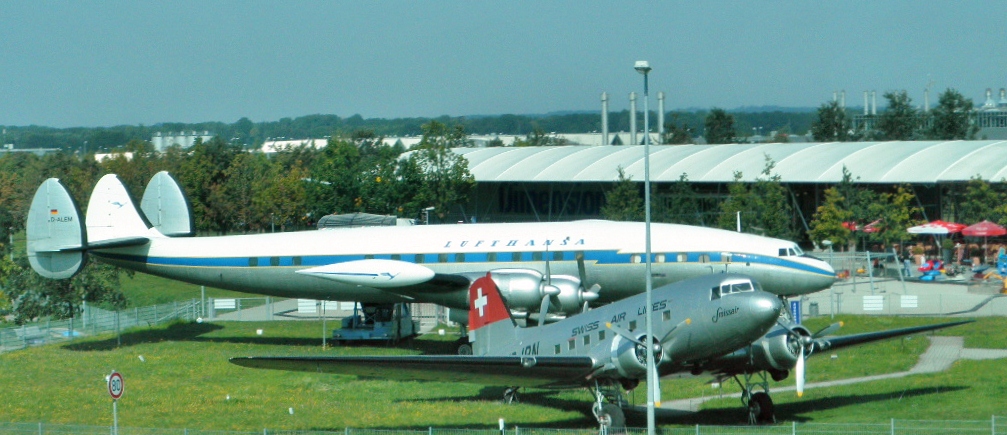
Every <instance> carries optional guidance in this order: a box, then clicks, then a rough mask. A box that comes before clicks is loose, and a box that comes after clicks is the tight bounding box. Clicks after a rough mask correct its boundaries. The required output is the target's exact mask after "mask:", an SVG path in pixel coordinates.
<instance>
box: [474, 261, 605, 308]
mask: <svg viewBox="0 0 1007 435" xmlns="http://www.w3.org/2000/svg"><path fill="white" fill-rule="evenodd" d="M490 276H491V277H492V278H493V282H494V283H496V285H497V288H499V290H500V295H501V296H503V299H504V302H505V303H506V304H507V306H508V307H509V308H510V309H511V310H516V311H538V309H539V307H540V306H541V304H542V298H543V297H546V296H549V297H551V303H550V306H549V312H551V313H564V314H573V313H576V312H579V311H580V309H581V307H582V306H583V305H584V302H585V301H590V300H594V299H595V298H596V297H597V296H595V295H594V294H591V295H587V296H585V293H586V292H585V290H584V286H583V285H581V282H580V279H578V278H577V277H574V276H570V275H552V276H551V277H550V278H549V279H547V278H546V276H545V275H544V274H542V273H541V272H539V271H537V270H534V269H496V270H493V271H491V272H490ZM557 305H558V306H557Z"/></svg>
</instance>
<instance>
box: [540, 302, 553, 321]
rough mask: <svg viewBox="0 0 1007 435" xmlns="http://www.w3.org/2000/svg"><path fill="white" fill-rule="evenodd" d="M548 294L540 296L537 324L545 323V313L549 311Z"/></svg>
mask: <svg viewBox="0 0 1007 435" xmlns="http://www.w3.org/2000/svg"><path fill="white" fill-rule="evenodd" d="M549 299H552V298H551V297H549V295H543V296H542V305H541V306H540V307H539V308H538V324H539V325H545V315H546V313H548V312H549Z"/></svg>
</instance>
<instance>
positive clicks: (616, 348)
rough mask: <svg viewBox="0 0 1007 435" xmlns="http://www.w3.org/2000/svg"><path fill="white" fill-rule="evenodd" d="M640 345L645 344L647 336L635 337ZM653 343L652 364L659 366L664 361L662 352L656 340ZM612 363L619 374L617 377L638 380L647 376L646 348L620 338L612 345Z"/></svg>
mask: <svg viewBox="0 0 1007 435" xmlns="http://www.w3.org/2000/svg"><path fill="white" fill-rule="evenodd" d="M637 340H638V341H639V342H640V343H646V342H647V335H646V334H642V335H640V336H639V337H637ZM653 341H654V355H656V356H657V358H655V359H654V364H660V363H661V361H663V360H664V351H663V350H662V348H661V344H660V343H658V341H657V339H656V338H655V339H653ZM612 363H613V365H614V366H615V368H616V371H617V372H618V373H619V376H621V377H625V378H631V379H640V378H643V377H645V376H647V346H644V345H643V344H638V343H634V342H632V341H629V340H627V339H625V338H624V337H622V336H618V337H616V339H615V341H614V342H613V345H612Z"/></svg>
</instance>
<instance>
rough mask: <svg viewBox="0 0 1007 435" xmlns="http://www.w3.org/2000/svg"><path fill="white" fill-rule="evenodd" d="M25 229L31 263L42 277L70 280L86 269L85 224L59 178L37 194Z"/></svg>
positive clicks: (46, 182) (43, 187)
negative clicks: (82, 269) (83, 268)
mask: <svg viewBox="0 0 1007 435" xmlns="http://www.w3.org/2000/svg"><path fill="white" fill-rule="evenodd" d="M25 227H26V233H27V236H28V262H29V263H30V264H31V268H32V269H35V272H37V273H38V274H39V275H42V276H43V277H45V278H50V279H66V278H70V277H72V276H73V275H74V274H76V273H77V272H78V271H80V269H81V268H82V267H84V260H85V258H84V251H83V249H84V246H86V245H87V235H86V234H85V232H84V221H83V220H81V219H80V209H79V208H77V203H76V202H74V200H73V197H72V196H70V192H68V191H67V190H66V187H64V186H63V184H62V183H60V182H59V180H58V179H56V178H50V179H48V180H45V182H43V183H42V185H41V186H39V187H38V190H36V191H35V197H34V198H32V201H31V208H30V209H28V222H27V223H26V225H25Z"/></svg>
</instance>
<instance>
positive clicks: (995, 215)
mask: <svg viewBox="0 0 1007 435" xmlns="http://www.w3.org/2000/svg"><path fill="white" fill-rule="evenodd" d="M959 198H960V199H959V203H958V205H957V209H958V210H957V213H956V214H955V220H957V221H958V222H971V223H975V222H979V221H982V220H984V219H986V220H990V221H993V222H997V223H1001V222H1007V213H1004V211H1005V210H1004V206H1003V204H1004V203H1005V202H1007V195H1004V193H1003V192H1001V191H1000V190H999V189H997V188H995V187H994V186H993V185H991V184H990V183H987V182H986V180H983V179H982V178H981V177H980V176H979V175H976V176H975V177H973V178H972V179H970V180H969V182H968V184H966V185H965V192H963V193H962V195H961V196H960V197H959Z"/></svg>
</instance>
